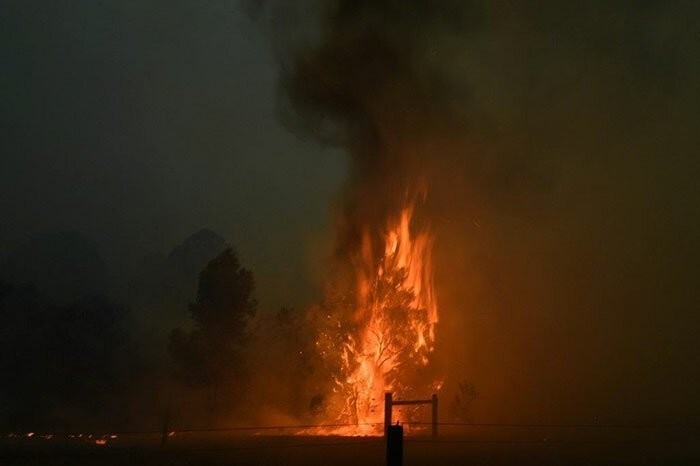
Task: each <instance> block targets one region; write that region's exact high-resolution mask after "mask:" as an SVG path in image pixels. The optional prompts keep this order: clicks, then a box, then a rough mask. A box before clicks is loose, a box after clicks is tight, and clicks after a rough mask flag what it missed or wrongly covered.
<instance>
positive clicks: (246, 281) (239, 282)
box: [168, 248, 257, 409]
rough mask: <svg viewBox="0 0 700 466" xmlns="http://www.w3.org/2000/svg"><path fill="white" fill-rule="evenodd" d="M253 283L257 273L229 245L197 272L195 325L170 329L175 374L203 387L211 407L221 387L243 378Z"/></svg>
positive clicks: (192, 310) (192, 309) (252, 309)
mask: <svg viewBox="0 0 700 466" xmlns="http://www.w3.org/2000/svg"><path fill="white" fill-rule="evenodd" d="M254 289H255V283H254V280H253V274H252V273H251V272H250V271H249V270H247V269H245V268H243V267H241V265H240V262H239V260H238V257H237V256H236V254H235V253H234V252H233V250H232V249H230V248H229V249H226V250H225V251H224V252H222V253H221V254H220V255H218V256H217V257H215V258H214V259H212V260H211V261H210V262H209V264H207V266H206V267H205V269H204V270H203V271H202V272H201V273H200V274H199V288H198V291H197V299H196V301H195V302H194V303H192V304H190V307H189V308H190V313H191V318H192V322H193V324H194V328H193V329H192V330H191V331H189V332H185V331H183V330H182V329H180V328H176V329H175V330H173V332H172V333H171V335H170V342H169V347H168V350H169V352H170V355H171V356H172V358H173V359H174V360H175V362H176V363H177V375H178V376H179V377H180V378H181V379H182V380H184V381H185V382H186V383H187V384H189V385H190V386H194V387H197V386H199V387H205V388H206V389H207V391H208V396H209V400H210V402H211V404H210V407H211V408H212V409H214V408H215V407H216V398H217V392H218V391H219V388H220V387H221V386H222V385H224V384H226V385H230V384H233V383H235V382H237V381H238V380H239V379H240V377H239V376H240V372H241V350H242V347H243V345H244V344H245V342H246V340H247V337H248V329H247V327H248V321H249V319H250V318H251V317H253V316H254V315H255V311H256V308H257V301H256V300H255V299H253V297H252V294H253V291H254Z"/></svg>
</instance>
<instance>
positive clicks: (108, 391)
mask: <svg viewBox="0 0 700 466" xmlns="http://www.w3.org/2000/svg"><path fill="white" fill-rule="evenodd" d="M1 264H2V269H1V273H2V274H1V275H0V322H1V324H2V325H1V326H0V373H2V374H3V378H2V382H1V383H0V429H1V430H4V431H18V430H26V431H52V432H69V431H81V430H91V429H92V430H124V429H135V430H143V429H145V430H152V429H160V428H161V423H162V422H163V420H164V419H166V418H169V419H170V420H171V421H170V422H172V423H173V424H177V425H178V426H179V427H186V426H202V425H205V426H214V425H222V424H227V425H230V424H232V423H241V422H245V421H252V420H255V421H258V422H259V421H261V420H262V419H261V418H260V414H261V413H262V412H267V411H266V410H265V409H262V410H259V409H257V408H259V407H260V406H264V405H265V404H270V405H276V406H278V407H277V408H275V409H274V410H273V411H275V412H283V411H284V412H296V413H301V412H303V411H304V410H305V409H306V408H308V407H309V406H310V404H309V400H310V399H312V398H313V397H312V396H309V395H307V394H306V393H304V390H303V389H302V383H301V379H302V378H304V377H306V376H308V374H310V373H312V372H313V368H312V367H311V361H309V360H308V356H307V355H310V354H311V351H310V349H309V345H310V342H311V338H312V337H311V332H310V331H309V329H308V328H306V327H305V324H304V322H303V318H302V316H301V313H299V312H298V311H296V310H294V309H292V308H283V309H281V310H279V311H277V312H263V313H260V312H258V303H257V301H256V299H255V297H254V295H255V281H254V278H253V273H252V272H251V271H250V270H248V269H246V268H244V267H243V266H242V265H241V263H240V260H239V258H238V256H237V255H236V253H235V251H234V250H233V249H232V248H231V247H230V245H228V244H227V243H226V241H225V240H224V239H223V238H221V237H220V236H219V235H217V234H216V233H213V232H211V231H209V230H200V231H199V232H197V233H195V234H193V235H191V236H190V237H188V238H187V239H186V240H185V241H184V242H183V243H182V244H180V245H177V246H175V247H174V248H173V249H172V250H171V252H170V253H169V254H167V255H164V254H151V255H148V256H147V257H145V258H144V260H143V261H142V263H141V264H140V265H139V267H138V271H137V272H136V273H135V274H133V276H132V277H131V278H130V279H128V280H121V282H119V281H118V280H115V279H114V278H111V277H110V272H109V268H108V267H107V266H106V264H105V263H104V261H103V260H102V259H101V257H100V255H99V250H98V247H97V245H96V244H95V243H94V242H92V241H91V240H89V239H88V238H85V237H84V236H82V235H81V234H78V233H74V232H64V233H58V234H52V235H48V236H45V237H41V238H37V239H33V240H31V241H28V242H27V243H25V244H22V245H20V246H19V247H17V248H15V249H14V250H13V251H11V252H10V254H9V255H8V256H7V257H5V258H3V260H2V262H1ZM110 278H111V280H110ZM262 361H266V362H267V364H261V362H262ZM261 387H268V389H266V390H262V389H260V388H261ZM272 387H274V389H273V388H272ZM254 393H255V395H254ZM269 397H271V400H268V401H266V398H269ZM317 400H318V398H317ZM280 403H282V404H284V405H285V407H284V408H280V407H279V405H280ZM312 404H313V403H312ZM317 404H318V403H317ZM252 406H256V409H251V407H252ZM291 406H295V407H296V409H293V408H291ZM300 406H301V408H299V407H300ZM268 414H269V413H268Z"/></svg>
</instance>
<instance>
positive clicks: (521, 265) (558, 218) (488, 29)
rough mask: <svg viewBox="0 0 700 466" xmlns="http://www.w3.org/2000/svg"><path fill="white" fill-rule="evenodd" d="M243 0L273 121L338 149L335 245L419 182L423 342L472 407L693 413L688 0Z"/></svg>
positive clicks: (557, 412) (354, 236) (693, 190)
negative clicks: (432, 314) (463, 387)
mask: <svg viewBox="0 0 700 466" xmlns="http://www.w3.org/2000/svg"><path fill="white" fill-rule="evenodd" d="M247 5H248V7H249V11H251V13H252V14H253V15H256V16H257V17H258V18H260V19H261V22H262V23H263V24H264V25H265V27H266V28H268V30H269V32H270V36H271V37H272V44H273V48H274V49H275V51H276V53H277V55H278V57H279V62H280V64H281V69H282V72H281V75H280V104H279V107H280V117H281V119H282V121H283V122H284V123H285V124H286V125H287V126H288V127H290V128H292V129H293V130H294V131H296V132H297V134H299V135H302V136H311V137H314V138H316V139H318V140H319V141H321V142H323V143H332V144H341V145H343V146H344V147H346V148H347V151H348V154H349V156H350V158H351V168H350V170H351V173H350V176H349V179H348V181H347V184H346V186H345V190H344V192H343V193H342V197H341V200H340V206H339V210H340V212H339V215H338V222H339V225H338V227H337V230H336V231H337V235H338V237H337V242H336V246H337V250H338V253H339V257H340V258H341V259H343V257H345V258H347V257H348V256H352V254H353V253H354V252H356V248H357V247H358V238H359V235H360V230H361V229H362V228H363V227H366V226H369V227H370V228H374V229H377V228H382V227H383V226H384V225H385V219H386V217H387V215H391V214H392V213H393V212H395V211H396V209H397V206H398V205H400V204H401V203H402V202H404V201H405V199H406V198H405V196H407V195H408V196H411V195H417V193H420V192H421V190H422V188H423V187H425V186H427V187H428V191H429V195H428V201H427V204H426V205H425V206H424V208H423V209H422V212H421V214H422V215H421V218H423V219H427V220H429V221H430V222H431V224H432V225H433V228H434V229H435V230H436V231H437V240H436V256H437V257H436V261H437V263H436V270H437V272H436V273H437V278H436V280H437V285H438V294H439V302H440V309H441V331H442V334H441V337H440V339H439V342H442V344H444V345H445V346H446V347H449V351H446V352H440V351H439V350H440V348H438V351H436V354H443V355H445V354H446V355H448V356H449V357H446V360H447V361H446V364H447V365H449V369H450V371H449V372H448V373H449V374H452V375H451V377H454V378H455V379H458V378H459V377H461V375H460V374H466V377H468V378H473V380H474V382H475V384H476V386H477V387H478V388H479V393H480V394H481V396H480V399H479V401H478V406H479V407H478V409H481V410H482V411H481V415H485V416H489V419H495V418H498V417H499V416H500V417H501V418H504V419H511V420H512V419H514V418H516V417H519V418H521V419H527V420H533V419H550V420H551V419H561V418H562V417H564V416H569V417H568V419H571V417H576V418H578V419H590V417H592V416H594V415H595V416H601V417H607V418H608V419H632V418H647V419H648V418H652V417H654V416H657V417H664V416H666V417H674V416H675V417H681V416H684V415H686V413H687V412H691V413H692V412H694V413H698V412H700V399H698V397H697V394H696V393H697V388H698V387H700V378H699V377H698V374H697V371H696V370H694V369H693V368H694V367H696V365H697V364H698V363H700V351H699V348H698V345H697V343H696V342H695V340H694V337H693V336H692V334H691V332H689V330H688V329H689V328H694V327H695V326H696V325H697V312H696V311H693V310H696V309H698V306H700V297H699V296H698V292H697V287H696V286H695V285H694V283H693V281H692V280H693V279H692V278H691V277H696V276H697V275H698V273H699V272H700V271H699V270H698V265H699V264H700V248H699V247H698V241H697V238H699V237H700V222H698V219H699V218H700V212H699V211H698V206H700V190H698V188H697V187H698V184H697V176H698V164H697V154H698V153H699V152H700V144H699V143H698V138H697V134H696V133H697V129H696V127H697V122H698V120H699V119H700V115H699V114H698V108H700V92H699V91H698V86H697V83H698V82H700V66H699V63H700V62H699V61H698V60H697V56H699V55H700V46H699V44H700V42H698V41H697V37H698V34H699V33H700V31H699V30H698V25H697V21H694V20H692V19H691V18H696V17H697V16H698V14H699V13H700V11H699V8H700V7H699V6H698V3H697V2H682V1H681V2H661V1H649V2H641V3H638V4H635V5H633V6H630V5H628V4H625V3H622V2H607V1H592V2H560V1H544V2H528V1H524V2H487V1H447V0H445V1H427V0H426V1H421V0H413V1H399V0H374V1H371V0H364V1H363V0H355V1H352V0H348V1H343V0H332V1H331V0H328V1H324V0H316V1H307V2H301V1H300V2H287V1H266V2H247ZM375 234H376V230H375ZM659 348H664V350H663V351H661V350H659ZM506 380H507V381H508V382H507V383H506V382H504V381H506ZM572 380H573V381H575V383H573V384H572V383H571V381H572ZM681 381H683V382H681ZM449 382H450V381H449V380H448V383H449ZM452 382H453V386H455V385H456V383H455V382H458V380H452ZM514 386H517V387H520V388H519V389H518V390H514V389H513V388H512V387H514ZM577 387H579V388H577ZM581 387H583V388H581ZM667 390H668V391H671V392H673V393H674V396H667V395H665V393H666V391H667ZM694 393H695V394H694ZM649 400H654V401H653V402H650V401H649ZM505 406H508V407H509V408H510V409H506V408H504V407H505ZM686 408H687V409H689V411H687V410H686ZM478 415H479V413H477V417H478Z"/></svg>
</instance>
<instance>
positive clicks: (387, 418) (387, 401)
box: [384, 392, 392, 437]
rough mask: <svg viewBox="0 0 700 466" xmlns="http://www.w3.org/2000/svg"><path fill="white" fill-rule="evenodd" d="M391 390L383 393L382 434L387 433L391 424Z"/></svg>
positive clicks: (385, 434)
mask: <svg viewBox="0 0 700 466" xmlns="http://www.w3.org/2000/svg"><path fill="white" fill-rule="evenodd" d="M391 397H392V395H391V392H386V393H385V394H384V436H385V437H386V436H387V435H388V434H389V426H391V404H392V400H391Z"/></svg>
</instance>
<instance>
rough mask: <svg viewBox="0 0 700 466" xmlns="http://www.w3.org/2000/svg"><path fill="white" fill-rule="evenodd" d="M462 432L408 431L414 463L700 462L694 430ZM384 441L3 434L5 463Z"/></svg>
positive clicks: (377, 454) (290, 453) (227, 456)
mask: <svg viewBox="0 0 700 466" xmlns="http://www.w3.org/2000/svg"><path fill="white" fill-rule="evenodd" d="M473 430H474V431H473V432H470V433H468V434H461V435H451V434H446V435H441V436H440V437H438V438H437V439H433V438H431V437H427V436H411V435H409V436H407V437H406V438H405V444H404V464H405V465H406V466H411V465H416V466H418V465H451V464H454V465H462V464H464V465H504V466H506V465H508V466H510V465H513V466H516V465H519V466H528V465H678V466H684V465H700V436H698V431H697V430H694V429H691V430H688V429H684V430H682V431H681V430H678V429H666V430H659V429H656V430H654V431H653V432H652V431H650V430H646V429H624V428H621V429H617V430H613V431H609V430H608V431H606V432H603V433H601V432H600V431H599V430H596V429H586V428H576V429H561V428H540V429H517V428H515V429H514V428H509V429H504V428H481V429H473ZM384 463H385V445H384V441H383V439H382V438H372V437H364V438H356V437H312V436H282V435H256V436H242V435H229V434H225V433H195V434H187V435H185V434H177V435H175V436H174V437H171V438H170V439H169V440H168V441H167V442H166V444H165V445H163V446H161V445H160V438H159V436H158V435H157V434H151V435H150V436H144V435H140V436H131V437H130V436H128V435H125V436H120V437H119V438H118V439H117V440H114V441H110V442H108V443H107V445H95V444H91V443H87V442H84V441H75V440H71V441H68V440H67V439H53V440H50V441H41V439H28V438H26V437H20V438H13V439H4V440H2V441H1V442H0V464H1V465H3V466H5V465H7V466H11V465H37V466H41V465H75V466H82V465H86V466H87V465H154V466H160V465H176V466H179V465H183V466H184V465H211V466H213V465H232V466H234V465H310V466H311V465H383V464H384Z"/></svg>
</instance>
